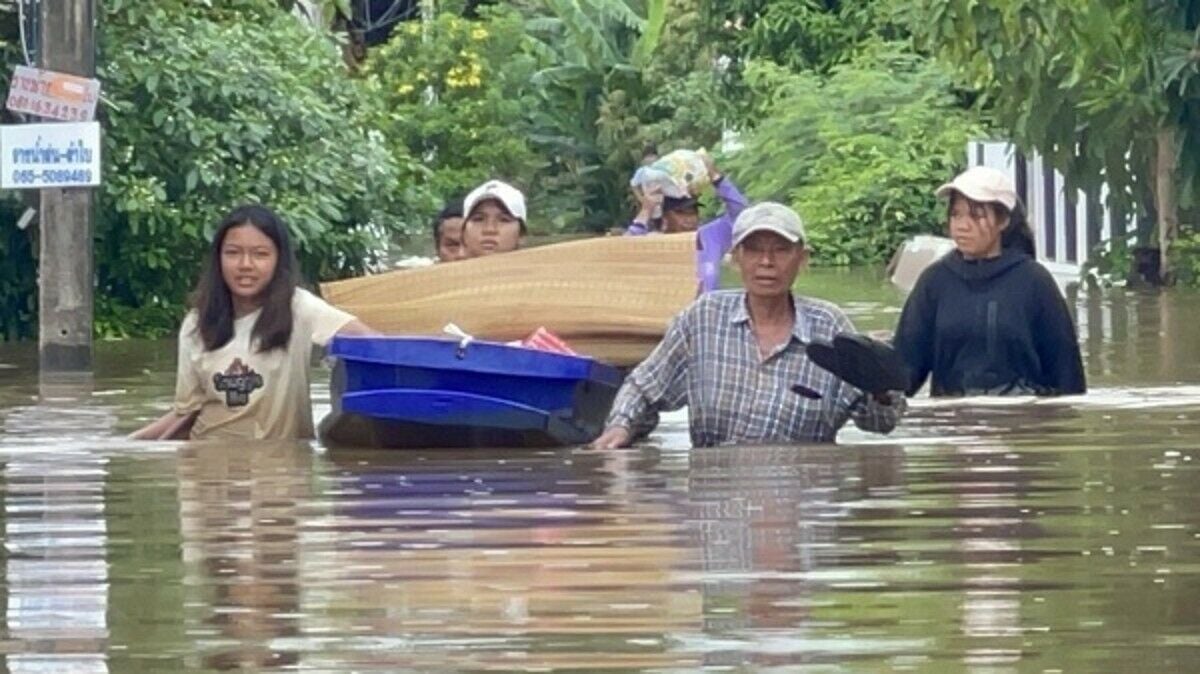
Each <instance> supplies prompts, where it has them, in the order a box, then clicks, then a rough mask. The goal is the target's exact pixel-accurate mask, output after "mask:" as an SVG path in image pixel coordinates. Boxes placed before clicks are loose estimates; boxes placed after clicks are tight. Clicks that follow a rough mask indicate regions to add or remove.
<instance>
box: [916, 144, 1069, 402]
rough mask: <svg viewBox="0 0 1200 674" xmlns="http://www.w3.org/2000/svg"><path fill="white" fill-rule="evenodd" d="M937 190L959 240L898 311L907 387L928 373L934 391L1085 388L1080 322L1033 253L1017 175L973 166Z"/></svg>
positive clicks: (1041, 391) (988, 392)
mask: <svg viewBox="0 0 1200 674" xmlns="http://www.w3.org/2000/svg"><path fill="white" fill-rule="evenodd" d="M937 194H938V196H939V197H941V198H944V199H946V200H947V201H948V203H949V216H948V219H949V224H948V226H949V231H950V238H951V239H952V240H953V241H954V246H955V249H954V250H952V251H951V252H950V253H948V254H946V255H945V256H944V257H942V258H941V259H940V260H938V261H937V262H935V263H934V264H933V265H932V266H930V267H929V268H927V269H926V270H925V271H924V272H923V273H922V274H921V276H920V277H919V278H918V280H917V282H916V285H915V286H914V287H913V290H912V292H911V293H910V295H909V297H908V300H907V302H905V305H904V310H903V312H902V313H901V315H900V322H899V326H898V327H897V329H896V334H895V337H894V339H893V343H894V345H895V347H896V350H897V351H899V353H900V355H901V356H902V357H903V359H904V361H905V362H906V364H907V365H908V369H909V374H910V384H909V388H908V394H909V395H913V394H915V393H916V392H917V391H918V390H920V388H921V386H922V385H923V384H924V383H925V381H926V379H928V378H930V377H932V384H931V386H930V394H931V395H933V396H963V395H1003V394H1015V395H1021V394H1038V395H1056V394H1075V393H1084V392H1085V391H1086V389H1087V384H1086V382H1085V378H1084V372H1083V360H1082V358H1081V356H1080V353H1079V340H1078V339H1077V337H1076V333H1075V324H1074V322H1073V321H1072V319H1071V314H1070V312H1069V311H1068V310H1067V305H1066V302H1065V301H1064V300H1063V297H1062V294H1061V293H1060V292H1059V290H1058V287H1057V285H1056V284H1055V282H1054V279H1053V277H1051V275H1050V272H1048V271H1047V270H1046V268H1045V267H1043V266H1042V265H1041V264H1039V263H1038V262H1037V261H1036V260H1035V259H1034V244H1033V234H1032V232H1031V231H1030V228H1029V224H1028V223H1027V222H1026V221H1025V217H1024V213H1023V209H1022V208H1021V206H1020V203H1019V200H1018V199H1017V193H1016V190H1015V189H1013V184H1012V182H1011V181H1010V180H1009V179H1008V177H1007V176H1005V175H1004V174H1003V173H1001V172H1000V171H997V170H994V169H990V168H986V167H975V168H972V169H969V170H968V171H966V172H964V173H962V174H961V175H959V176H958V177H956V178H955V179H954V180H953V182H950V183H948V184H946V185H943V186H942V187H941V188H939V189H938V191H937Z"/></svg>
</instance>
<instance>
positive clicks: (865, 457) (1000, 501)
mask: <svg viewBox="0 0 1200 674" xmlns="http://www.w3.org/2000/svg"><path fill="white" fill-rule="evenodd" d="M802 286H803V287H804V290H805V291H806V292H808V293H810V294H813V295H817V296H820V297H825V298H828V299H832V300H835V301H837V302H839V303H841V304H843V305H844V306H846V307H847V308H848V310H849V311H850V312H851V314H852V315H853V317H854V318H855V320H856V322H857V323H858V325H859V327H860V328H863V329H871V330H878V329H887V328H890V327H891V326H892V325H893V324H894V322H895V319H896V313H897V307H898V305H899V301H900V298H899V297H898V296H897V295H896V294H895V293H894V292H893V291H891V290H890V289H888V288H886V287H885V286H884V285H883V284H882V283H880V282H879V280H878V279H877V278H875V277H873V276H871V275H869V274H861V273H858V274H846V273H834V272H821V273H819V274H815V275H813V276H810V277H808V278H807V279H804V280H803V281H802ZM1072 304H1073V306H1074V307H1075V308H1076V310H1077V312H1078V317H1079V324H1080V333H1081V339H1082V341H1083V343H1084V355H1085V359H1086V361H1087V368H1088V372H1089V375H1090V383H1091V385H1092V388H1093V391H1092V393H1091V394H1089V395H1088V396H1087V397H1085V398H1079V399H1064V400H1056V401H1034V400H1018V401H1011V400H1008V401H997V400H967V401H956V402H949V403H947V402H940V401H939V402H933V401H930V400H928V399H918V400H916V401H914V403H913V405H912V408H913V409H912V413H911V414H910V416H909V417H908V418H907V420H906V421H905V422H904V423H903V425H902V426H901V427H900V428H899V429H898V430H897V432H896V433H894V434H893V435H891V436H888V437H880V436H870V435H867V434H864V433H860V432H857V431H855V430H847V431H845V432H843V434H842V437H841V442H840V443H839V444H838V445H837V446H812V447H732V448H718V449H702V450H689V448H688V446H687V434H686V417H685V416H683V415H678V414H677V415H671V416H668V418H667V419H666V421H665V422H664V425H663V426H662V427H661V428H660V430H659V432H658V433H656V434H655V435H654V436H652V438H651V441H650V442H649V443H648V444H646V445H644V446H639V447H636V448H633V449H629V450H625V451H617V452H605V453H598V452H592V451H587V450H582V449H562V450H557V451H512V450H495V451H479V452H473V453H472V452H438V451H425V452H406V453H378V452H376V453H371V452H352V453H341V452H336V453H333V452H326V451H325V450H323V449H322V448H320V447H315V446H310V445H307V444H304V445H290V444H277V445H266V444H253V443H246V444H239V445H220V444H203V443H196V444H179V443H159V444H135V443H130V442H127V441H124V440H123V439H121V436H122V435H123V434H124V433H127V432H128V431H130V430H132V429H133V428H135V427H136V426H138V425H140V424H141V423H142V422H144V421H145V420H146V419H148V418H150V417H152V416H156V415H157V414H159V413H161V411H162V410H163V409H165V406H166V403H167V400H168V398H169V396H170V393H171V388H172V378H173V372H172V368H173V359H174V351H173V347H172V345H171V344H170V343H167V342H163V343H146V342H127V343H112V344H100V345H98V346H97V352H96V357H97V362H96V373H95V376H94V377H93V378H91V380H90V381H79V380H43V381H39V379H38V377H37V375H36V372H35V371H34V370H33V369H32V368H33V366H34V365H35V363H36V358H35V352H34V349H33V347H32V346H30V345H17V346H12V345H5V346H0V498H3V508H2V509H0V520H2V526H3V535H4V539H3V540H4V546H3V554H2V555H0V661H2V662H3V669H4V670H5V671H9V672H172V671H205V670H208V671H215V670H227V669H246V670H270V669H276V668H277V669H280V670H288V671H297V670H299V671H336V672H343V671H389V672H390V671H431V670H458V671H501V670H504V671H550V670H558V671H562V670H574V671H639V670H640V671H678V672H686V671H696V670H699V669H706V670H711V671H815V672H826V671H829V672H833V671H861V672H878V671H885V670H898V671H921V672H925V671H933V672H941V671H946V672H951V671H954V672H957V671H973V672H1056V671H1062V672H1076V671H1103V672H1134V671H1138V672H1142V671H1148V672H1189V671H1196V670H1197V669H1198V668H1200V489H1197V485H1198V480H1197V465H1198V464H1200V447H1198V446H1197V444H1198V439H1200V333H1198V331H1197V329H1196V326H1197V325H1200V296H1196V295H1188V294H1185V293H1174V294H1169V295H1163V296H1159V295H1153V294H1147V295H1138V294H1127V293H1124V292H1121V291H1116V292H1109V293H1093V294H1088V295H1084V296H1080V297H1073V298H1072ZM318 389H319V390H318V391H317V392H316V394H315V397H316V398H317V399H318V400H319V406H320V407H321V408H322V409H319V410H318V415H321V414H323V413H324V410H325V409H327V392H326V390H325V389H324V387H323V385H319V386H318Z"/></svg>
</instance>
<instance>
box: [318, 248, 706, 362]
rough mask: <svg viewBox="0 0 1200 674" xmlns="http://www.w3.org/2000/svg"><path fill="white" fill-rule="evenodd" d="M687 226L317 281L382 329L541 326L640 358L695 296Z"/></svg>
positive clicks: (514, 335) (513, 332)
mask: <svg viewBox="0 0 1200 674" xmlns="http://www.w3.org/2000/svg"><path fill="white" fill-rule="evenodd" d="M695 250H696V243H695V235H694V234H672V235H663V236H637V237H633V236H617V237H604V238H596V239H585V240H580V241H568V242H565V243H558V244H552V245H548V246H541V247H538V248H528V249H524V250H519V251H515V252H512V253H501V254H497V255H490V256H487V257H482V258H476V259H473V260H464V261H461V262H453V263H448V264H438V265H434V266H432V267H422V268H419V269H404V270H399V271H393V272H387V273H384V274H378V275H375V276H365V277H362V278H355V279H347V280H344V281H334V282H330V283H324V284H322V285H321V293H322V295H323V296H324V297H325V299H326V300H328V301H329V302H330V303H332V304H334V305H335V306H337V307H340V308H341V309H343V310H345V311H348V312H350V313H352V314H354V315H355V316H357V317H358V318H359V319H361V320H362V321H364V322H365V323H366V324H367V325H370V326H371V327H372V328H374V329H376V330H379V331H381V332H384V333H386V334H404V335H441V334H442V328H443V327H444V326H445V325H446V324H447V323H455V324H457V325H458V326H459V327H461V328H462V329H463V330H465V331H467V332H468V333H470V334H472V335H474V336H476V337H479V338H481V339H493V340H501V341H508V340H514V339H521V338H523V337H525V336H527V335H528V334H529V333H531V332H533V331H534V330H536V329H537V328H538V327H543V326H544V327H545V328H546V329H548V330H550V331H551V332H553V333H554V334H556V335H558V336H559V337H561V338H563V339H565V340H566V341H567V343H568V344H570V345H571V348H573V349H575V350H576V351H578V352H579V353H582V354H586V355H589V356H592V357H594V358H597V359H599V360H603V361H606V362H609V363H612V364H614V365H619V366H629V365H634V364H637V363H638V362H640V361H641V360H642V359H643V358H645V357H646V355H647V354H649V353H650V351H651V349H653V348H654V346H655V344H657V343H658V340H659V339H660V338H661V337H662V335H663V333H664V332H665V331H666V328H667V324H668V323H669V322H670V320H671V318H672V317H673V316H675V314H677V313H679V312H680V311H681V310H682V309H683V308H684V307H686V306H687V305H688V303H690V302H691V301H692V300H693V299H694V298H695V295H696V253H695Z"/></svg>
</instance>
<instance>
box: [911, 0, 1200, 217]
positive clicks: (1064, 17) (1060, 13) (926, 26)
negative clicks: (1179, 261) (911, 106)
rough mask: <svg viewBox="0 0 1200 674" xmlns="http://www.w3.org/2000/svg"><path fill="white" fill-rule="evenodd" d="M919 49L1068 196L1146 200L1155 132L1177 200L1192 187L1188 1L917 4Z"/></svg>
mask: <svg viewBox="0 0 1200 674" xmlns="http://www.w3.org/2000/svg"><path fill="white" fill-rule="evenodd" d="M910 20H911V25H912V27H913V29H914V31H916V32H917V33H918V34H919V36H920V38H921V40H922V42H923V43H924V44H927V45H929V46H930V47H931V48H932V49H934V50H936V51H937V53H938V54H939V55H940V56H941V57H943V58H944V59H945V60H946V61H947V62H949V63H951V64H953V65H954V66H955V67H956V68H957V69H958V70H959V72H960V74H961V75H963V76H964V78H965V79H966V80H967V81H968V82H969V83H970V84H971V85H973V86H974V87H976V88H978V89H979V90H981V91H982V92H983V93H984V94H985V96H986V101H985V103H986V104H987V105H988V106H989V107H990V109H991V110H992V112H993V114H994V115H995V117H996V120H997V121H998V122H999V123H1000V124H1001V125H1002V126H1004V127H1005V128H1006V129H1007V130H1008V132H1009V134H1010V135H1011V137H1012V138H1013V140H1014V141H1015V142H1016V143H1017V144H1018V145H1020V146H1022V147H1024V148H1035V149H1037V150H1038V151H1039V152H1041V153H1042V155H1044V156H1045V157H1046V158H1047V159H1049V160H1050V161H1051V162H1052V163H1053V164H1054V165H1055V166H1056V167H1057V168H1058V169H1060V170H1061V171H1063V173H1064V175H1065V176H1066V177H1067V179H1068V181H1069V182H1071V183H1072V185H1073V186H1080V187H1083V188H1085V189H1095V188H1096V187H1097V186H1098V185H1099V184H1100V183H1101V182H1103V181H1107V182H1108V184H1109V186H1110V187H1111V188H1112V192H1111V194H1112V198H1113V202H1114V204H1118V205H1125V206H1129V205H1133V204H1136V203H1137V202H1139V201H1148V200H1149V190H1150V186H1149V185H1148V181H1147V176H1152V175H1153V171H1152V167H1153V158H1154V155H1155V134H1156V133H1157V132H1158V131H1159V130H1160V129H1162V128H1172V129H1177V130H1178V131H1179V133H1176V134H1175V142H1176V146H1175V147H1174V148H1173V150H1174V151H1175V152H1176V153H1177V156H1178V158H1179V162H1180V163H1179V170H1178V173H1179V178H1180V183H1179V184H1180V186H1181V187H1180V189H1179V196H1180V201H1181V203H1182V204H1183V205H1184V206H1187V205H1189V204H1192V203H1196V200H1197V196H1200V193H1198V192H1197V190H1198V189H1200V60H1198V59H1197V58H1196V53H1197V51H1196V50H1197V47H1198V46H1200V42H1198V40H1200V34H1197V28H1198V26H1200V7H1198V6H1197V5H1196V4H1195V3H1193V2H1189V1H1187V0H1151V1H1148V2H1136V3H1133V2H1128V1H1127V0H1088V1H1087V2H1081V1H1079V0H1007V1H1006V2H1000V3H997V2H986V3H985V2H976V1H975V0H919V1H918V2H916V3H913V6H912V9H911V14H910Z"/></svg>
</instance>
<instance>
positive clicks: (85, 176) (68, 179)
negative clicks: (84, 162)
mask: <svg viewBox="0 0 1200 674" xmlns="http://www.w3.org/2000/svg"><path fill="white" fill-rule="evenodd" d="M12 182H13V184H14V185H44V184H47V183H67V184H71V185H87V184H90V183H91V182H92V171H91V169H44V170H42V171H32V170H29V169H22V170H17V171H13V172H12Z"/></svg>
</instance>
